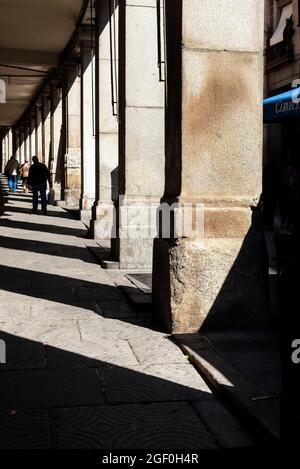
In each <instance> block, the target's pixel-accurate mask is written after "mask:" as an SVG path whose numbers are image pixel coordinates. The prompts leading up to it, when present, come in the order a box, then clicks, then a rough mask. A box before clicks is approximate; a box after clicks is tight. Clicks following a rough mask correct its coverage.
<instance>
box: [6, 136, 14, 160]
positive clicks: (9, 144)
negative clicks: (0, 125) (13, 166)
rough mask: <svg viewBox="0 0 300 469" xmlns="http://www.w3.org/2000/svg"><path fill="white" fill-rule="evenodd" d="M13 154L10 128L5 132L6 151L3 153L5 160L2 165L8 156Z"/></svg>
mask: <svg viewBox="0 0 300 469" xmlns="http://www.w3.org/2000/svg"><path fill="white" fill-rule="evenodd" d="M13 154H14V152H13V131H12V129H11V128H10V129H9V130H8V132H7V134H6V153H5V160H4V165H5V164H6V163H7V162H8V160H9V159H10V157H11V156H12V155H13Z"/></svg>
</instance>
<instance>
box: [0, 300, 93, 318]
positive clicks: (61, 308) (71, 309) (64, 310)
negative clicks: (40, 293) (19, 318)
mask: <svg viewBox="0 0 300 469" xmlns="http://www.w3.org/2000/svg"><path fill="white" fill-rule="evenodd" d="M99 316H100V311H99V308H98V307H97V305H96V304H95V303H78V306H73V305H66V304H57V303H52V302H44V304H43V306H42V307H41V306H40V305H37V304H36V305H33V306H31V308H30V318H31V320H32V321H43V322H46V323H47V322H56V321H66V320H71V321H72V320H73V321H74V320H79V319H80V320H82V321H83V320H84V321H86V320H94V319H95V318H97V317H99ZM0 318H1V314H0Z"/></svg>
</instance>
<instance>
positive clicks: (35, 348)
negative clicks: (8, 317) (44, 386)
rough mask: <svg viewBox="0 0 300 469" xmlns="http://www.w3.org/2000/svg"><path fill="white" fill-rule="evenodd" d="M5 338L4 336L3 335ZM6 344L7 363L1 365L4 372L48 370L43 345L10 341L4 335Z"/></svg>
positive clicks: (0, 369)
mask: <svg viewBox="0 0 300 469" xmlns="http://www.w3.org/2000/svg"><path fill="white" fill-rule="evenodd" d="M2 337H3V335H2ZM4 338H5V343H6V363H4V364H2V363H0V372H1V371H3V370H24V369H31V370H32V369H35V368H36V369H39V368H46V366H47V360H46V353H45V348H44V346H43V344H41V343H39V342H32V341H25V340H16V338H14V339H13V340H10V338H9V337H8V336H7V335H4Z"/></svg>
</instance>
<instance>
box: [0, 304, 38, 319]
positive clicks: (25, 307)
mask: <svg viewBox="0 0 300 469" xmlns="http://www.w3.org/2000/svg"><path fill="white" fill-rule="evenodd" d="M30 314H31V304H30V303H23V304H22V303H8V304H5V305H4V304H0V323H1V322H5V321H7V320H14V321H19V322H22V321H29V320H30Z"/></svg>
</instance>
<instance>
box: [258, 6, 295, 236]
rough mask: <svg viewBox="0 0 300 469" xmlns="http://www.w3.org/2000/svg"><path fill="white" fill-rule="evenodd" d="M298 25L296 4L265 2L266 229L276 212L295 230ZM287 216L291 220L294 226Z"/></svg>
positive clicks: (270, 226) (269, 226)
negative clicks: (294, 94) (269, 206)
mask: <svg viewBox="0 0 300 469" xmlns="http://www.w3.org/2000/svg"><path fill="white" fill-rule="evenodd" d="M299 26H300V2H299V1H298V0H293V1H284V0H267V1H266V8H265V97H266V98H269V100H268V99H267V101H265V145H264V164H265V176H266V177H265V187H266V190H265V194H266V199H267V200H272V202H271V205H272V207H271V209H270V217H269V216H268V215H267V218H268V219H269V220H266V225H267V227H268V228H272V226H273V218H274V212H275V211H276V210H277V211H278V212H279V215H280V218H281V224H282V227H283V228H284V227H285V228H286V227H287V225H289V226H288V228H290V229H291V228H292V227H293V225H295V221H294V220H292V219H294V218H295V216H296V215H295V212H296V211H297V210H298V208H297V207H298V205H299V203H298V202H297V200H296V201H293V200H292V199H293V198H294V195H293V194H292V192H295V190H297V188H296V187H295V186H296V185H299V166H300V165H299V163H300V161H299V146H298V135H299V131H300V109H299V100H298V98H297V95H296V98H295V99H293V95H292V94H289V93H291V90H293V89H294V88H295V87H299V85H300V81H299V78H300V27H299ZM283 93H285V94H283ZM296 93H297V91H296ZM297 181H298V182H297ZM289 186H290V187H289ZM292 186H294V187H292ZM295 204H296V205H295ZM276 205H277V206H276ZM291 205H294V207H291ZM287 212H290V215H286V213H287ZM291 212H294V213H291ZM286 217H289V218H291V220H290V222H288V221H286V220H285V218H286Z"/></svg>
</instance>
